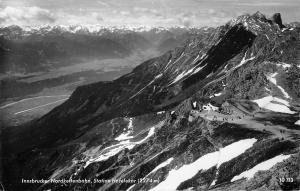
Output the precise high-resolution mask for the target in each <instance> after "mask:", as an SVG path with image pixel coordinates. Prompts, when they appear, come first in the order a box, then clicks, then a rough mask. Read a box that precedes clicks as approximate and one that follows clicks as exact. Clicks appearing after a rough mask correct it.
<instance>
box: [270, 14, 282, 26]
mask: <svg viewBox="0 0 300 191" xmlns="http://www.w3.org/2000/svg"><path fill="white" fill-rule="evenodd" d="M271 20H272V21H273V22H274V23H276V24H278V26H279V27H280V28H284V27H285V26H284V25H283V24H282V19H281V14H280V13H275V14H274V15H273V16H272V17H271Z"/></svg>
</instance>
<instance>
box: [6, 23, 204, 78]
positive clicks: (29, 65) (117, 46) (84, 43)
mask: <svg viewBox="0 0 300 191" xmlns="http://www.w3.org/2000/svg"><path fill="white" fill-rule="evenodd" d="M204 30H205V28H202V29H187V28H152V29H148V30H146V29H144V30H141V29H134V28H133V29H127V28H96V29H91V28H87V27H84V26H44V27H34V28H28V27H27V28H22V27H19V26H15V25H12V26H7V27H2V28H0V52H1V54H0V55H1V57H0V61H1V66H0V67H1V68H0V71H1V73H8V72H10V73H14V72H23V73H30V72H39V71H47V70H49V69H51V68H53V67H58V66H62V65H70V63H71V64H72V63H74V62H79V61H80V60H82V59H86V58H98V59H107V58H125V57H127V56H129V55H131V54H133V53H135V52H140V51H145V50H147V49H154V50H158V51H159V52H161V51H167V50H169V49H172V48H174V47H176V46H179V45H180V44H182V43H183V42H184V41H185V40H186V39H187V38H188V37H189V36H192V35H194V34H197V33H198V32H202V31H204Z"/></svg>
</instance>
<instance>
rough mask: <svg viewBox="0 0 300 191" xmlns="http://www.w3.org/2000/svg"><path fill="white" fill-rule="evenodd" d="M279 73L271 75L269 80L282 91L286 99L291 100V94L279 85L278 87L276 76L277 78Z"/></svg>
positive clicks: (268, 77)
mask: <svg viewBox="0 0 300 191" xmlns="http://www.w3.org/2000/svg"><path fill="white" fill-rule="evenodd" d="M277 74H278V73H277V72H275V73H274V74H272V75H270V76H267V79H268V80H269V81H270V82H272V83H273V84H274V85H276V86H277V87H278V88H279V89H280V91H281V92H282V94H283V95H284V97H286V98H291V97H290V96H289V94H288V93H287V92H286V91H285V90H284V89H283V88H282V87H281V86H279V85H277V80H276V78H275V77H276V76H277Z"/></svg>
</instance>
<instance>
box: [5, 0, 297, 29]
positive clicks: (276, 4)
mask: <svg viewBox="0 0 300 191" xmlns="http://www.w3.org/2000/svg"><path fill="white" fill-rule="evenodd" d="M299 10H300V0H0V25H2V26H3V25H13V24H16V25H29V26H30V25H44V24H50V25H57V24H62V25H73V24H81V25H87V24H99V25H103V26H136V27H137V26H141V25H143V26H188V27H190V26H216V25H220V24H224V23H225V22H227V21H228V20H230V19H232V18H234V17H236V16H238V15H241V14H244V13H251V14H252V13H255V12H256V11H260V12H262V13H264V14H266V15H267V16H270V15H272V14H273V13H275V12H280V13H281V14H282V17H283V21H284V22H291V21H300V13H299V12H300V11H299Z"/></svg>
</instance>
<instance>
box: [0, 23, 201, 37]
mask: <svg viewBox="0 0 300 191" xmlns="http://www.w3.org/2000/svg"><path fill="white" fill-rule="evenodd" d="M5 27H7V28H12V27H15V28H16V27H18V28H19V29H21V30H23V32H24V33H25V34H27V35H29V34H33V33H37V34H43V33H47V32H51V31H54V30H56V31H61V32H70V33H80V32H83V33H84V32H85V33H102V32H103V33H104V32H106V31H109V32H123V33H127V32H149V31H153V32H155V33H160V32H164V31H172V30H176V29H185V30H190V31H192V30H193V29H201V28H200V27H194V28H186V27H182V26H170V27H162V26H157V27H156V26H130V25H123V26H104V25H99V24H83V25H33V26H14V25H12V26H2V27H1V26H0V29H1V28H5ZM203 30H204V29H203Z"/></svg>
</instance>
